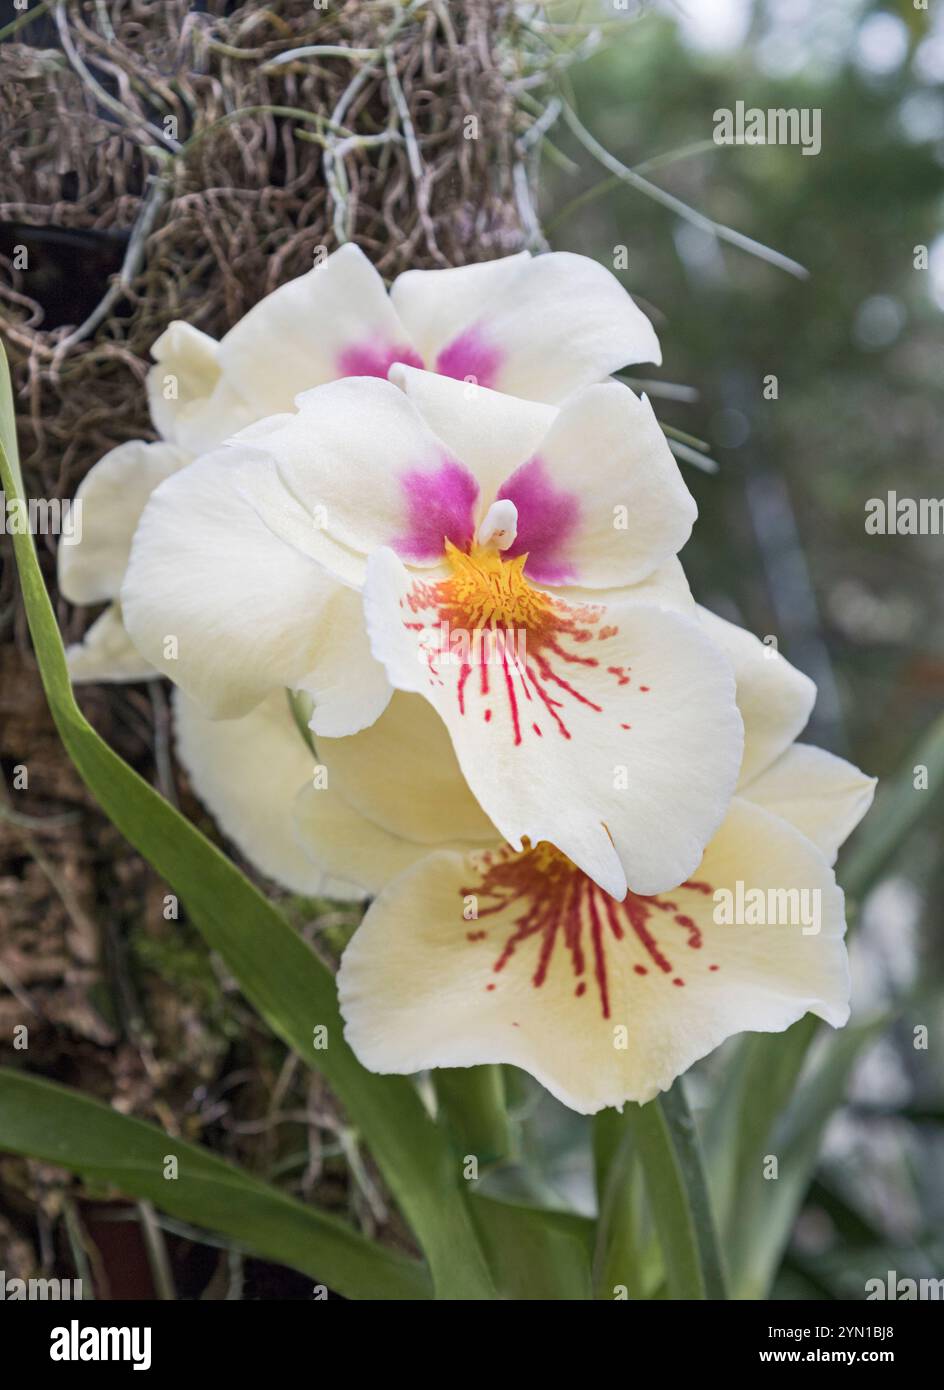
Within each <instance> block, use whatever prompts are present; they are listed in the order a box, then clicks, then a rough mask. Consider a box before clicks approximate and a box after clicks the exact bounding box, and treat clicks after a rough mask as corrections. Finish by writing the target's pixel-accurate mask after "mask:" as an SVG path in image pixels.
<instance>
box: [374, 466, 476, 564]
mask: <svg viewBox="0 0 944 1390" xmlns="http://www.w3.org/2000/svg"><path fill="white" fill-rule="evenodd" d="M400 484H401V486H402V488H403V491H404V494H405V496H406V505H407V518H408V520H407V531H406V533H405V534H404V535H402V536H399V537H397V539H396V540H394V542H393V548H394V549H395V550H396V551H397V552H398V554H399V555H400V556H401V558H402V559H404V560H436V559H439V558H440V557H441V556H442V554H443V551H444V549H445V542H446V541H447V540H449V541H451V542H452V544H453V545H455V546H458V548H459V549H460V550H467V549H468V548H469V546H470V545H471V543H472V535H473V532H474V530H475V503H476V499H477V498H478V495H479V485H478V483H477V482H476V481H475V479H474V478H473V476H472V474H471V473H469V472H468V470H467V469H465V468H463V467H462V465H461V464H459V463H455V462H454V461H453V460H452V459H446V460H445V461H444V462H443V463H442V464H440V466H439V468H436V469H433V470H432V471H424V470H423V469H420V468H415V469H412V470H411V471H410V472H409V473H404V475H403V477H402V478H401V480H400Z"/></svg>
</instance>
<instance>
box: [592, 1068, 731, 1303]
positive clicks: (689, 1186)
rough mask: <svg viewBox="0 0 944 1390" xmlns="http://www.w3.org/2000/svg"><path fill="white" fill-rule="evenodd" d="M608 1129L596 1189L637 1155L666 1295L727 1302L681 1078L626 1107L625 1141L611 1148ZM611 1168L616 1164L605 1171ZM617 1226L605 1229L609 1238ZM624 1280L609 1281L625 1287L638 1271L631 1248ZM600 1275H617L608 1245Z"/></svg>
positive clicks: (617, 1178)
mask: <svg viewBox="0 0 944 1390" xmlns="http://www.w3.org/2000/svg"><path fill="white" fill-rule="evenodd" d="M607 1123H608V1124H609V1126H610V1129H611V1132H610V1133H609V1134H608V1135H607V1136H606V1138H607V1144H606V1145H605V1146H604V1147H606V1148H608V1149H609V1150H610V1152H611V1153H612V1155H613V1158H612V1163H611V1171H610V1172H609V1173H608V1174H607V1176H606V1179H605V1182H604V1187H605V1188H606V1187H609V1185H610V1184H611V1183H613V1184H615V1186H616V1190H617V1191H619V1189H620V1187H622V1188H623V1190H624V1191H626V1190H628V1183H622V1182H621V1171H620V1168H621V1166H624V1165H625V1167H626V1169H627V1170H628V1167H629V1164H630V1162H631V1160H632V1155H633V1154H634V1153H635V1154H636V1155H638V1158H639V1161H640V1162H641V1164H642V1168H643V1172H644V1174H645V1182H646V1192H647V1195H648V1198H649V1208H650V1211H651V1215H652V1220H653V1223H654V1225H655V1228H656V1231H657V1233H658V1236H659V1242H660V1244H661V1246H662V1256H663V1260H664V1263H665V1272H666V1279H667V1281H668V1288H669V1296H670V1297H671V1298H674V1299H690V1298H697V1299H724V1298H726V1297H727V1291H726V1287H725V1277H724V1269H723V1266H722V1261H721V1251H720V1247H719V1245H718V1238H717V1233H716V1230H715V1219H714V1214H713V1212H712V1208H711V1201H710V1198H709V1194H708V1185H707V1182H706V1180H705V1173H704V1168H703V1166H702V1159H701V1151H700V1147H699V1143H698V1136H697V1133H696V1131H695V1123H694V1120H693V1119H692V1115H691V1111H690V1110H689V1108H688V1102H687V1100H686V1098H685V1092H684V1089H683V1085H682V1080H681V1078H679V1080H677V1081H676V1082H675V1085H674V1086H673V1087H672V1089H671V1090H669V1091H666V1092H664V1093H663V1094H662V1095H661V1096H658V1097H657V1098H656V1099H655V1100H653V1101H650V1102H649V1104H648V1105H632V1104H629V1105H627V1106H626V1108H625V1110H624V1112H623V1116H622V1123H623V1125H624V1126H625V1129H626V1131H627V1138H628V1140H629V1142H627V1143H619V1144H617V1145H615V1146H614V1144H613V1135H612V1123H613V1122H612V1120H611V1119H610V1118H609V1117H608V1119H607ZM613 1165H619V1166H617V1167H616V1169H615V1170H613ZM621 1229H623V1230H627V1229H628V1228H626V1227H623V1226H622V1225H621V1223H619V1222H615V1223H614V1224H613V1233H614V1236H615V1237H618V1236H619V1232H620V1230H621ZM624 1253H625V1272H626V1277H625V1278H623V1279H621V1280H617V1281H616V1282H618V1283H622V1284H625V1285H626V1287H627V1288H628V1289H629V1290H632V1288H633V1285H634V1283H636V1282H637V1281H638V1272H637V1271H635V1270H634V1269H633V1268H632V1265H631V1262H632V1261H634V1260H635V1259H638V1243H637V1242H636V1241H635V1238H634V1239H633V1241H632V1243H629V1242H628V1241H627V1245H626V1247H625V1252H624ZM603 1261H604V1265H603V1267H604V1268H605V1269H606V1271H607V1278H613V1277H615V1274H616V1273H617V1272H618V1271H619V1255H618V1252H616V1251H614V1250H613V1249H612V1248H611V1249H610V1250H608V1251H606V1252H603Z"/></svg>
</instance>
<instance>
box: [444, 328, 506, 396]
mask: <svg viewBox="0 0 944 1390" xmlns="http://www.w3.org/2000/svg"><path fill="white" fill-rule="evenodd" d="M501 364H502V353H501V352H500V351H499V349H498V348H496V347H492V345H491V344H490V343H487V342H486V341H485V339H484V338H483V337H482V335H481V333H479V331H478V330H477V329H475V328H470V329H468V330H467V331H466V332H465V333H460V334H459V337H458V338H454V339H453V341H452V342H451V343H449V345H448V346H447V347H444V348H443V350H442V352H441V353H440V354H439V356H438V357H437V358H436V371H437V372H438V373H439V374H440V376H451V377H455V379H456V380H457V381H465V380H466V379H467V378H471V379H472V380H473V381H475V383H476V384H477V385H478V386H487V387H493V386H494V385H495V382H496V379H497V376H498V369H499V368H500V367H501Z"/></svg>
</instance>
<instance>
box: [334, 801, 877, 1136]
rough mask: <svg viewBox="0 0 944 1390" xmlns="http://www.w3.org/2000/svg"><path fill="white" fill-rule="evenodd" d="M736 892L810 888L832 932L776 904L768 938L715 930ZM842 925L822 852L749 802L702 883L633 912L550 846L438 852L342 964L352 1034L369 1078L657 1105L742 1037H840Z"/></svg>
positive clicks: (630, 902)
mask: <svg viewBox="0 0 944 1390" xmlns="http://www.w3.org/2000/svg"><path fill="white" fill-rule="evenodd" d="M542 858H543V862H542ZM738 882H741V883H742V885H744V888H745V889H759V890H761V893H762V894H763V895H764V902H765V905H766V903H767V902H768V898H767V892H768V890H774V892H776V890H778V889H781V888H783V889H790V888H795V889H797V890H801V889H805V890H806V892H807V894H808V896H807V899H806V904H807V906H808V907H812V906H813V904H814V903H816V902H818V903H819V928H820V929H819V931H818V933H816V934H804V928H803V918H802V914H801V912H797V913H796V915H795V916H793V917H791V914H790V913H789V912H786V913H784V912H783V909H782V908H781V906H780V904H779V902H778V901H777V899H776V898H774V900H773V912H772V921H771V923H770V924H765V925H735V924H731V925H717V924H716V921H715V916H714V914H715V910H716V898H715V893H716V891H717V890H719V889H727V890H728V891H729V892H731V893H732V894H733V893H736V891H737V884H738ZM814 895H816V896H814ZM802 905H803V899H802V898H801V897H800V896H799V894H798V896H797V898H796V900H795V904H791V906H795V907H796V908H799V909H802ZM475 913H477V914H478V915H477V916H474V915H473V914H475ZM808 917H809V918H811V919H812V918H814V917H815V913H813V912H810V913H809V914H808ZM844 926H845V923H844V920H843V899H842V893H841V891H840V890H839V889H838V888H837V887H836V883H835V879H834V877H833V874H832V871H831V870H830V869H829V867H828V865H827V864H826V862H825V860H824V859H823V857H822V855H821V854H820V853H819V852H818V851H817V850H816V849H815V848H814V847H813V846H812V845H811V844H810V843H809V842H808V841H807V840H805V839H804V838H803V837H802V836H801V835H799V834H798V833H797V832H796V831H795V830H794V829H793V828H792V827H791V826H789V825H787V824H786V823H784V822H783V821H780V820H779V819H778V818H777V817H775V816H771V815H769V814H768V813H767V812H765V811H763V810H762V809H760V808H759V807H752V806H749V805H745V804H744V803H743V802H739V801H737V800H736V801H735V802H733V803H732V806H731V810H730V812H729V815H728V817H727V819H726V820H725V823H724V825H723V827H722V829H721V830H720V831H719V833H718V835H717V836H716V837H715V838H714V840H713V841H712V843H711V845H710V846H709V848H708V850H707V852H706V854H705V858H704V861H703V863H702V864H701V866H700V867H699V869H698V872H697V875H695V876H694V877H693V878H692V880H690V881H689V882H688V883H686V884H683V885H682V886H681V887H679V888H676V889H674V890H672V891H670V892H667V893H664V894H661V895H660V896H659V897H658V898H649V899H645V898H637V897H629V898H627V900H626V901H625V903H623V904H619V903H614V902H613V900H612V899H608V898H607V897H606V895H605V894H603V893H602V892H601V891H600V890H599V889H597V888H595V887H594V886H593V885H592V884H591V883H590V882H589V880H587V879H586V878H584V877H583V876H582V875H579V874H578V873H577V872H576V871H575V870H574V869H573V866H568V865H566V863H565V862H564V861H561V860H557V861H554V860H549V859H548V856H547V855H546V853H544V852H543V851H542V850H541V849H540V848H539V849H538V850H536V851H531V852H529V853H528V854H526V855H522V856H509V855H508V852H507V850H505V849H496V851H495V853H494V854H493V856H492V857H491V862H488V861H487V860H486V859H485V858H484V857H483V856H461V855H458V854H454V853H447V852H443V851H437V852H434V853H433V854H431V855H430V856H428V857H427V858H426V859H425V860H423V861H422V862H420V863H418V864H416V865H415V866H414V867H412V868H411V869H408V870H407V871H406V872H405V873H404V874H402V875H401V876H400V878H398V879H397V880H395V881H394V882H393V883H392V884H390V886H389V887H388V888H386V889H385V890H384V891H383V892H382V893H381V895H380V896H379V898H378V899H377V900H376V901H375V902H374V904H373V905H372V906H371V908H370V909H369V910H368V913H367V916H366V918H365V920H364V922H363V924H362V925H361V927H360V928H359V929H358V931H357V932H356V933H355V936H354V939H353V941H352V942H351V944H350V945H349V946H348V948H347V950H346V952H345V954H344V958H343V960H342V962H341V970H340V974H339V977H338V985H339V994H340V1002H341V1010H342V1013H343V1014H344V1017H345V1020H346V1022H347V1028H346V1037H347V1040H348V1042H349V1043H350V1044H351V1046H352V1048H353V1049H354V1051H355V1053H356V1054H357V1056H358V1057H359V1058H360V1060H361V1061H362V1062H363V1064H364V1065H365V1066H367V1067H369V1068H370V1069H371V1070H372V1071H378V1072H407V1073H409V1072H414V1071H419V1070H421V1069H424V1068H427V1067H440V1066H474V1065H478V1064H481V1063H488V1062H504V1063H510V1064H512V1065H514V1066H519V1067H523V1068H524V1069H525V1070H526V1071H528V1072H530V1073H531V1074H532V1075H533V1076H535V1077H537V1079H538V1080H539V1081H541V1082H542V1083H543V1085H544V1086H546V1087H547V1088H548V1090H550V1091H551V1092H552V1093H553V1094H554V1095H555V1096H557V1097H558V1099H559V1100H561V1101H563V1103H564V1104H565V1105H569V1106H571V1107H572V1108H573V1109H574V1110H577V1111H580V1112H582V1113H594V1112H595V1111H597V1110H600V1109H602V1108H603V1107H604V1106H609V1105H615V1106H620V1107H621V1106H622V1105H623V1103H624V1102H625V1101H627V1100H631V1101H639V1102H646V1101H648V1100H650V1099H651V1098H652V1097H653V1096H654V1095H655V1094H657V1093H658V1092H659V1091H661V1090H664V1089H666V1088H667V1087H668V1086H670V1085H671V1083H672V1081H673V1080H674V1079H675V1077H676V1076H678V1075H680V1074H681V1073H682V1072H684V1071H686V1070H687V1069H688V1067H690V1066H691V1065H692V1064H693V1063H694V1062H695V1061H697V1060H698V1059H699V1058H700V1057H703V1056H705V1055H706V1054H707V1053H708V1052H710V1051H712V1050H713V1049H714V1048H715V1047H717V1046H718V1045H719V1044H720V1043H722V1042H723V1041H724V1040H725V1039H726V1038H728V1037H730V1036H731V1035H732V1034H735V1033H739V1032H744V1031H757V1032H780V1031H781V1030H782V1029H784V1028H787V1027H789V1025H790V1024H791V1023H793V1022H795V1021H796V1020H797V1019H798V1018H801V1017H802V1016H803V1015H804V1014H805V1013H807V1012H808V1011H809V1012H812V1013H815V1014H817V1015H819V1017H821V1018H824V1019H826V1020H827V1022H829V1023H832V1024H833V1025H835V1026H839V1025H841V1024H842V1023H844V1022H845V1020H846V1018H847V1017H848V997H849V981H848V970H847V962H846V953H845V948H844V946H843V941H842V936H843V931H844Z"/></svg>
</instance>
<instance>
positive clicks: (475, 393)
mask: <svg viewBox="0 0 944 1390" xmlns="http://www.w3.org/2000/svg"><path fill="white" fill-rule="evenodd" d="M412 273H413V272H412V271H408V272H407V274H412ZM416 273H417V274H425V273H427V272H422V271H418V272H416ZM429 273H435V272H429ZM390 380H391V381H392V382H393V384H394V385H395V386H399V387H400V389H401V390H402V391H404V392H405V393H406V395H407V396H408V397H409V399H410V400H411V401H412V402H413V404H414V405H415V406H416V408H417V410H418V411H419V412H420V414H421V415H422V417H423V419H424V420H425V421H426V423H427V425H428V426H429V428H430V429H431V430H432V432H433V434H435V435H436V436H437V437H438V438H439V439H441V440H442V442H443V443H444V444H445V445H446V448H447V449H448V450H449V452H450V453H451V454H453V455H454V456H455V457H456V458H458V459H461V460H462V462H463V463H464V464H465V465H466V466H467V467H468V468H470V469H471V470H472V472H473V473H474V474H475V476H476V478H477V479H478V481H479V485H480V487H481V490H482V499H483V505H484V506H487V505H488V503H489V502H490V501H491V499H492V498H493V497H494V496H495V494H496V493H497V491H498V489H499V487H500V486H501V484H502V483H503V482H504V480H505V479H506V478H507V477H508V476H509V474H510V473H513V472H514V470H515V469H516V468H518V467H519V465H520V464H522V463H525V462H526V461H527V460H528V459H529V458H532V457H533V456H534V454H535V453H536V452H537V449H538V446H539V445H540V443H541V440H542V439H543V438H544V437H545V435H546V434H547V432H548V430H549V429H550V428H551V426H552V425H553V423H554V420H555V418H556V416H557V411H556V410H555V408H554V407H553V406H550V405H539V404H536V403H535V402H534V401H523V400H520V399H519V398H518V397H517V396H506V395H502V393H501V392H500V391H489V390H488V389H487V388H486V387H484V386H475V385H470V384H469V383H468V382H464V381H456V380H454V379H453V378H452V377H448V376H438V375H437V374H436V373H435V372H420V371H417V370H416V369H415V368H413V367H403V366H397V367H391V369H390Z"/></svg>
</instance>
